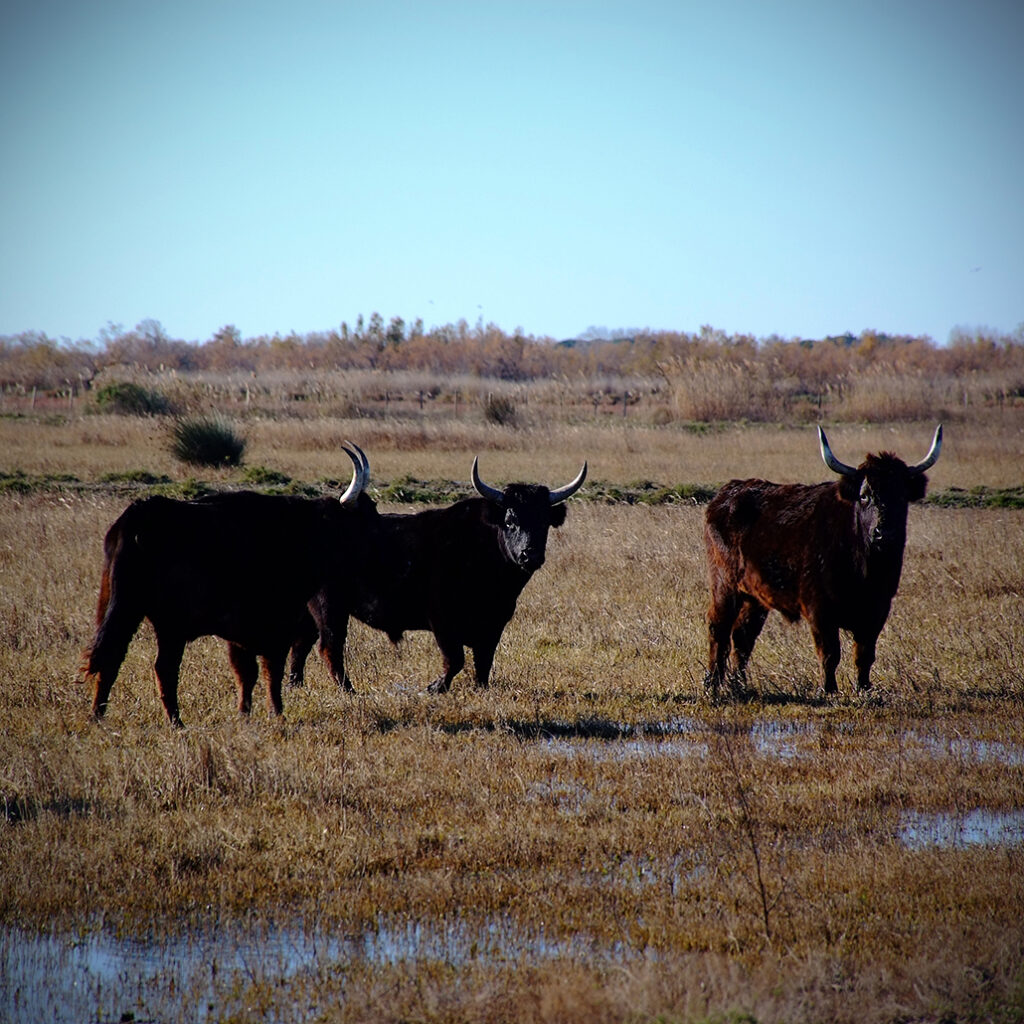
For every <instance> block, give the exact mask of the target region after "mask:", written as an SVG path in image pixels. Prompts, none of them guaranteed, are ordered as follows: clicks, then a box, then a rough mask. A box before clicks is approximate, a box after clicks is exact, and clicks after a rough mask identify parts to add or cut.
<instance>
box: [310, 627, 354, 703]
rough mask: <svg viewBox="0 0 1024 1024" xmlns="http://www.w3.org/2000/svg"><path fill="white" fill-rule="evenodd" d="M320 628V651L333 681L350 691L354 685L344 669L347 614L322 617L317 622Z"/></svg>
mask: <svg viewBox="0 0 1024 1024" xmlns="http://www.w3.org/2000/svg"><path fill="white" fill-rule="evenodd" d="M318 627H319V630H320V653H321V654H322V655H323V658H324V661H325V662H327V668H328V669H329V670H330V673H331V675H332V676H333V677H334V681H335V682H336V683H337V684H338V685H339V686H340V687H341V688H342V689H343V690H346V691H348V692H349V693H352V692H353V691H354V689H355V688H354V687H353V686H352V681H351V680H350V679H349V677H348V673H347V672H346V671H345V639H346V637H347V636H348V616H347V615H345V616H343V617H335V618H333V619H328V618H324V619H322V620H321V621H320V622H319V623H318Z"/></svg>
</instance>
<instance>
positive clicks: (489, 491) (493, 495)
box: [473, 455, 505, 501]
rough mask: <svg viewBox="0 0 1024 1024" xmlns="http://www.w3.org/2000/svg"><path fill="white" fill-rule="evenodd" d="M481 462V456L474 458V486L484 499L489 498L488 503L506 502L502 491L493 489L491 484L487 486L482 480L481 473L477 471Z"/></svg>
mask: <svg viewBox="0 0 1024 1024" xmlns="http://www.w3.org/2000/svg"><path fill="white" fill-rule="evenodd" d="M479 461H480V456H479V455H474V456H473V486H474V487H475V488H476V489H477V492H478V493H479V494H481V495H482V496H483V497H485V498H487V500H488V501H504V500H505V495H504V493H503V492H502V491H499V490H498V488H497V487H492V486H491V485H490V484H485V483H484V482H483V480H481V479H480V471H479V470H478V469H477V463H478V462H479Z"/></svg>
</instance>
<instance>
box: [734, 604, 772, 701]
mask: <svg viewBox="0 0 1024 1024" xmlns="http://www.w3.org/2000/svg"><path fill="white" fill-rule="evenodd" d="M767 618H768V609H767V608H765V606H764V605H763V604H761V603H760V602H759V601H755V600H753V599H752V598H747V600H745V601H744V602H743V604H742V605H741V606H740V611H739V614H738V615H737V616H736V621H735V622H734V623H733V627H732V659H731V668H732V678H733V680H734V683H735V684H736V685H738V686H743V685H745V684H746V682H747V662H748V661H749V660H750V654H751V652H752V651H753V649H754V644H755V643H756V642H757V638H758V637H759V636H760V635H761V630H762V629H763V628H764V623H765V619H767Z"/></svg>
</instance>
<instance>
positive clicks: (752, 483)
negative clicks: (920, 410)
mask: <svg viewBox="0 0 1024 1024" xmlns="http://www.w3.org/2000/svg"><path fill="white" fill-rule="evenodd" d="M818 441H819V445H820V448H821V456H822V459H823V460H824V462H825V465H826V466H827V467H828V468H829V469H830V470H832V472H833V473H836V474H837V475H838V477H839V479H838V480H837V481H832V482H826V483H820V484H809V485H808V484H775V483H770V482H769V481H767V480H731V481H730V482H729V483H727V484H726V485H725V486H724V487H722V489H721V490H720V491H719V492H718V493H717V494H716V495H715V497H714V498H713V499H712V501H711V503H710V504H709V505H708V507H707V511H706V514H705V525H704V546H705V551H706V555H707V569H708V582H709V587H710V592H711V601H710V609H709V612H708V634H709V655H708V672H707V676H706V677H705V684H706V685H707V686H708V687H709V688H710V689H711V691H712V693H713V695H714V696H715V697H717V695H718V688H719V686H720V685H721V684H722V683H723V682H724V681H726V679H727V678H728V682H729V684H730V687H731V689H732V690H733V691H734V692H736V691H738V690H740V689H741V688H742V687H743V686H744V685H745V683H746V667H747V662H748V661H749V659H750V654H751V651H752V650H753V648H754V644H755V642H756V641H757V638H758V635H759V634H760V632H761V628H762V627H763V626H764V622H765V619H766V618H767V616H768V612H769V611H770V610H772V609H774V610H776V611H778V612H780V613H781V614H782V615H783V616H784V617H785V618H786V619H788V620H789V621H790V622H796V621H797V620H799V619H801V618H802V619H805V620H807V622H808V623H809V624H810V627H811V633H812V635H813V638H814V644H815V647H816V648H817V652H818V659H819V661H820V663H821V672H822V678H823V683H824V691H825V693H826V694H833V693H835V692H836V668H837V667H838V665H839V656H840V646H839V631H840V630H844V631H847V632H849V633H851V634H852V636H853V643H854V663H855V665H856V670H857V686H858V688H859V689H861V690H866V689H868V688H869V687H870V686H871V666H872V664H873V663H874V660H875V646H876V643H877V641H878V636H879V634H880V633H881V631H882V627H883V626H884V625H885V621H886V619H887V618H888V615H889V608H890V606H891V604H892V599H893V597H894V596H895V594H896V590H897V587H898V586H899V582H900V573H901V572H902V568H903V551H904V547H905V544H906V539H907V512H908V507H909V504H910V502H913V501H920V500H921V499H922V498H923V497H924V495H925V490H926V489H927V486H928V477H927V476H926V475H925V471H926V470H928V469H929V468H931V466H933V465H934V464H935V461H936V460H937V459H938V457H939V452H940V450H941V447H942V426H941V424H940V425H939V426H938V427H937V428H936V430H935V435H934V437H933V439H932V445H931V448H930V449H929V451H928V454H927V455H926V456H925V458H924V459H923V460H922V461H921V462H917V463H915V464H914V465H911V466H908V465H907V464H906V463H904V462H903V461H902V460H900V459H899V458H897V457H896V456H895V455H894V454H892V453H891V452H883V453H881V454H880V455H868V456H867V457H866V458H865V460H864V461H863V462H862V463H861V464H860V465H859V466H857V467H854V466H848V465H846V464H845V463H843V462H840V461H839V460H838V459H837V458H836V457H835V456H834V455H833V454H832V449H831V448H830V447H829V443H828V438H827V437H826V436H825V432H824V431H823V430H822V429H821V427H819V428H818ZM727 668H728V676H727Z"/></svg>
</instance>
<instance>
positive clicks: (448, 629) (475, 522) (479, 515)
mask: <svg viewBox="0 0 1024 1024" xmlns="http://www.w3.org/2000/svg"><path fill="white" fill-rule="evenodd" d="M363 469H364V478H368V477H369V464H368V462H367V461H366V458H365V456H363ZM586 475H587V464H586V462H584V463H583V468H582V469H581V470H580V472H579V473H578V475H577V476H576V478H575V479H574V480H573V481H572V482H571V483H568V484H566V485H565V486H564V487H556V488H554V489H550V490H549V489H548V488H547V487H546V486H544V485H543V484H523V483H514V484H509V485H508V486H507V487H505V488H504V489H499V488H497V487H492V486H491V485H489V484H487V483H485V482H484V481H483V480H481V478H480V473H479V466H478V459H474V460H473V469H472V481H473V486H474V488H475V489H476V491H477V494H478V495H479V497H474V498H465V499H463V500H461V501H457V502H455V503H454V504H452V505H449V506H447V507H445V508H439V509H427V510H425V511H422V512H416V513H411V514H386V515H381V516H379V518H378V519H377V522H376V528H375V531H374V542H373V550H372V552H371V554H370V555H369V556H368V557H369V562H370V563H371V567H368V569H367V571H364V572H361V573H359V574H357V575H356V576H354V577H351V578H350V579H349V580H348V581H347V583H348V585H350V587H351V594H350V596H351V599H352V604H351V610H352V614H353V615H354V616H355V618H357V619H358V620H359V621H361V622H364V623H366V624H367V625H369V626H372V627H373V628H374V629H378V630H381V631H383V632H384V633H386V634H387V635H388V637H389V638H390V640H391V641H392V643H397V642H398V641H399V640H400V639H401V638H402V636H403V634H404V633H406V632H407V631H410V630H429V631H430V632H431V633H433V635H434V640H435V641H436V643H437V646H438V648H439V650H440V652H441V657H442V661H443V670H442V672H441V674H440V675H439V676H438V677H437V678H436V679H434V680H433V681H432V682H431V683H430V684H429V686H428V689H429V690H430V692H432V693H444V692H447V691H448V690H449V689H450V687H451V685H452V680H453V679H454V678H455V676H456V675H458V673H459V672H460V671H461V670H462V668H463V667H464V665H465V648H467V647H468V648H469V649H470V650H471V651H472V653H473V668H474V675H475V681H476V685H477V686H479V687H485V686H487V685H488V682H489V679H490V673H491V667H492V665H493V662H494V652H495V650H496V648H497V646H498V642H499V640H500V639H501V635H502V633H503V632H504V630H505V627H506V626H507V625H508V623H509V621H510V620H511V618H512V615H513V614H514V612H515V609H516V603H517V601H518V599H519V595H520V594H521V593H522V592H523V588H524V587H525V586H526V584H527V583H529V581H530V578H531V577H532V576H533V574H534V573H535V572H536V571H537V570H538V569H539V568H540V567H541V566H542V565H543V564H544V558H545V551H546V547H547V538H548V531H549V530H550V529H551V528H557V527H559V526H561V525H562V524H563V523H564V522H565V516H566V507H565V504H564V503H565V501H566V499H567V498H569V497H570V496H571V495H573V494H575V493H576V491H578V490H579V488H580V487H581V486H582V484H583V481H584V480H585V479H586ZM331 597H332V595H331V591H330V588H327V589H326V590H325V591H324V592H323V593H322V594H319V595H317V597H316V598H315V599H314V600H313V602H311V605H310V608H311V611H312V612H313V617H314V619H315V620H316V622H317V624H318V625H319V628H320V645H321V651H322V653H323V654H324V657H325V660H326V661H327V663H328V666H329V668H330V669H331V672H332V674H333V675H334V677H335V679H336V680H338V681H339V682H340V683H341V684H342V686H344V687H345V688H346V689H352V683H351V680H350V679H349V677H348V675H347V674H346V672H345V668H344V664H343V662H342V661H341V660H340V659H341V656H342V652H343V649H344V644H345V635H346V630H347V624H343V623H342V619H341V616H334V617H330V616H327V615H325V614H323V609H321V608H320V603H321V602H323V601H330V600H331ZM325 623H326V626H325ZM325 629H326V630H327V631H326V632H325ZM312 640H313V631H312V627H310V626H309V624H308V623H307V628H306V644H307V646H306V650H307V651H308V647H309V645H311V643H312ZM296 653H298V655H299V658H300V659H301V657H302V653H303V652H302V643H301V640H300V642H299V643H298V644H297V651H293V669H292V680H293V682H294V681H297V678H299V679H300V678H301V661H300V664H299V670H298V673H296V669H295V654H296Z"/></svg>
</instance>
